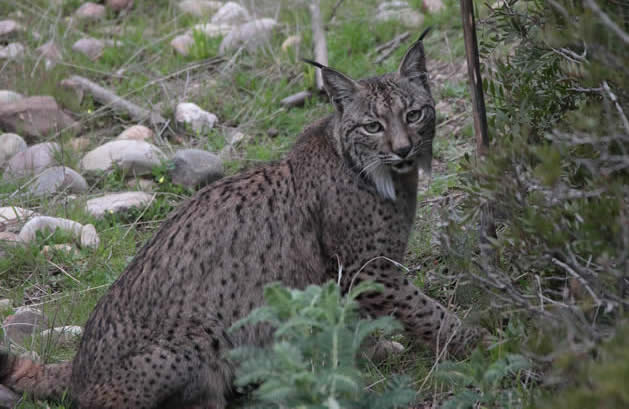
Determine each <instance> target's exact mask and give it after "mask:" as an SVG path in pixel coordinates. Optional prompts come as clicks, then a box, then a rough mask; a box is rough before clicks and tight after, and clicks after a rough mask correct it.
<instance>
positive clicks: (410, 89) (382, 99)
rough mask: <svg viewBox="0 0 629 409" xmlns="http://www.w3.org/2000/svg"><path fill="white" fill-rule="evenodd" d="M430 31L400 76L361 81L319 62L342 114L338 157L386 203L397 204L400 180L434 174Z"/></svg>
mask: <svg viewBox="0 0 629 409" xmlns="http://www.w3.org/2000/svg"><path fill="white" fill-rule="evenodd" d="M427 32H428V30H426V31H424V33H423V34H422V35H421V36H420V38H419V40H417V42H416V43H415V44H413V45H412V46H411V48H410V49H409V50H408V51H407V52H406V55H405V56H404V58H403V59H402V62H401V63H400V66H399V68H398V70H397V72H395V73H389V74H385V75H382V76H379V77H373V78H366V79H362V80H358V81H356V80H353V79H351V78H350V77H348V76H346V75H344V74H342V73H340V72H338V71H336V70H333V69H331V68H328V67H325V66H322V65H320V64H316V63H315V65H317V66H319V68H321V70H322V77H323V82H324V88H325V90H326V92H327V93H328V95H329V97H330V100H331V101H332V103H333V104H334V106H335V108H336V111H337V112H336V128H335V135H334V138H335V142H336V144H337V149H338V150H339V151H340V152H339V153H340V154H341V155H342V157H343V158H344V160H345V161H346V162H347V164H348V165H349V166H351V167H352V168H353V169H355V170H356V171H357V172H359V173H360V175H361V176H362V177H364V178H366V179H367V180H369V181H370V182H371V183H373V185H374V186H375V188H376V190H377V191H378V193H379V194H380V195H381V196H382V197H384V198H386V199H391V200H395V197H396V192H395V187H394V183H393V180H394V179H395V178H396V176H397V175H401V174H405V173H409V172H417V171H418V169H419V171H420V172H423V173H424V174H425V175H426V176H429V175H430V170H431V160H432V140H433V138H434V135H435V117H436V116H435V108H434V101H433V99H432V96H431V94H430V88H429V86H428V76H427V72H426V57H425V54H424V46H423V43H422V40H423V37H424V35H425V34H426V33H427Z"/></svg>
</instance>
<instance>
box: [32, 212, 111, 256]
mask: <svg viewBox="0 0 629 409" xmlns="http://www.w3.org/2000/svg"><path fill="white" fill-rule="evenodd" d="M46 229H49V230H51V231H55V230H56V229H61V230H63V231H66V232H68V233H71V234H73V235H74V237H75V239H76V240H77V241H79V243H80V245H81V247H91V248H94V247H98V244H99V243H100V239H99V237H98V234H97V233H96V229H95V228H94V226H93V225H91V224H86V225H85V226H83V225H82V224H81V223H77V222H75V221H72V220H68V219H62V218H59V217H49V216H36V217H34V218H32V219H31V220H30V221H29V222H28V223H26V224H25V225H24V227H22V230H20V240H22V241H23V242H25V243H29V242H31V241H33V240H34V239H35V237H36V236H37V232H38V231H40V230H46Z"/></svg>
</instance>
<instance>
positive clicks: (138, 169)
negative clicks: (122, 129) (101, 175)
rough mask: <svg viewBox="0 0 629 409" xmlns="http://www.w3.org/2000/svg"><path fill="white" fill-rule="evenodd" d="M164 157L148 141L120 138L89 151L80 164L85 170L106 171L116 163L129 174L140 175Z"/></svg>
mask: <svg viewBox="0 0 629 409" xmlns="http://www.w3.org/2000/svg"><path fill="white" fill-rule="evenodd" d="M165 157H166V156H165V155H164V153H163V152H162V151H161V150H159V148H157V147H156V146H154V145H152V144H150V143H148V142H144V141H135V140H128V139H121V140H115V141H111V142H107V143H106V144H104V145H101V146H99V147H97V148H96V149H93V150H91V151H89V152H88V153H87V154H86V155H85V156H84V157H83V159H81V163H80V165H81V169H83V170H86V171H108V170H111V169H113V167H114V165H117V166H119V167H120V168H122V169H123V170H127V171H129V172H130V173H131V174H135V175H142V174H146V173H150V172H151V170H152V168H153V167H154V166H158V165H160V164H161V161H162V160H163V159H165Z"/></svg>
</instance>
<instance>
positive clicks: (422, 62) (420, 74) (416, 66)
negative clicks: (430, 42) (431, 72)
mask: <svg viewBox="0 0 629 409" xmlns="http://www.w3.org/2000/svg"><path fill="white" fill-rule="evenodd" d="M431 29H432V27H428V28H427V29H425V30H424V32H423V33H421V35H420V36H419V38H418V39H417V41H416V42H415V43H414V44H413V45H412V46H411V48H409V49H408V51H407V52H406V55H405V56H404V58H403V59H402V62H401V63H400V67H399V68H398V73H399V74H400V77H402V78H407V79H408V80H410V81H420V83H421V84H422V85H423V86H425V87H427V86H428V73H427V71H426V53H425V52H424V43H423V40H424V37H426V35H428V33H429V32H430V30H431Z"/></svg>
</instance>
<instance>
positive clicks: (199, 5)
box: [177, 0, 223, 17]
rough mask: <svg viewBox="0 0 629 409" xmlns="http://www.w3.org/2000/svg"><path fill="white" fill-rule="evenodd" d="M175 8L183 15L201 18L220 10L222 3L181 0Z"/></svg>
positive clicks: (203, 0) (206, 0) (202, 0)
mask: <svg viewBox="0 0 629 409" xmlns="http://www.w3.org/2000/svg"><path fill="white" fill-rule="evenodd" d="M177 6H178V7H179V10H181V11H182V12H183V13H187V14H192V15H193V16H197V17H203V16H206V15H209V14H211V13H213V12H215V11H216V10H218V9H220V8H221V6H223V3H221V2H220V1H209V0H183V1H181V2H179V4H177Z"/></svg>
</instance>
